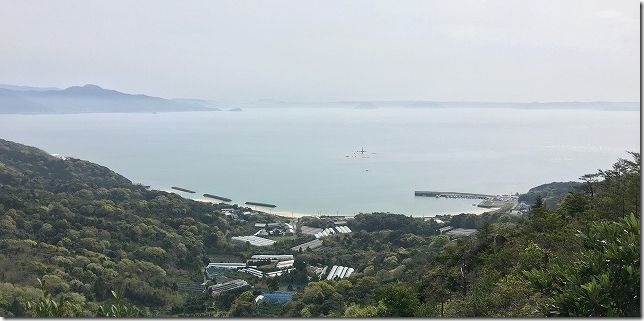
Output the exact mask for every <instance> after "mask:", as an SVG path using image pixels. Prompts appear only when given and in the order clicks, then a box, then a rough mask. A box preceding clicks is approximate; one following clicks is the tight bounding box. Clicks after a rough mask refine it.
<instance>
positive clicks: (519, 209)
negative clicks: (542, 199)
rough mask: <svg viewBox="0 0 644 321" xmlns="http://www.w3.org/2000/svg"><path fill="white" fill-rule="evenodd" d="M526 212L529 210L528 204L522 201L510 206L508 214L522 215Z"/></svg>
mask: <svg viewBox="0 0 644 321" xmlns="http://www.w3.org/2000/svg"><path fill="white" fill-rule="evenodd" d="M528 212H530V205H528V204H526V203H524V202H521V203H519V204H517V205H516V206H515V207H513V208H512V210H511V211H510V214H512V215H523V214H527V213H528Z"/></svg>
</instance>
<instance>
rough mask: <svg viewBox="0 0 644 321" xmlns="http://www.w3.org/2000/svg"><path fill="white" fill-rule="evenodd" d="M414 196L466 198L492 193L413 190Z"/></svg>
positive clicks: (485, 197) (490, 196)
mask: <svg viewBox="0 0 644 321" xmlns="http://www.w3.org/2000/svg"><path fill="white" fill-rule="evenodd" d="M414 196H426V197H444V198H467V199H488V198H492V197H494V195H488V194H476V193H459V192H435V191H415V192H414Z"/></svg>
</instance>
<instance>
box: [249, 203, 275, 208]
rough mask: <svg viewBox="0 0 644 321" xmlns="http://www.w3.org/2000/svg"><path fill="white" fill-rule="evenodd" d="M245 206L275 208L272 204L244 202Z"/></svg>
mask: <svg viewBox="0 0 644 321" xmlns="http://www.w3.org/2000/svg"><path fill="white" fill-rule="evenodd" d="M246 205H255V206H262V207H271V208H274V207H277V205H273V204H267V203H259V202H246Z"/></svg>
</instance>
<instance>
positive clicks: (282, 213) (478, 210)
mask: <svg viewBox="0 0 644 321" xmlns="http://www.w3.org/2000/svg"><path fill="white" fill-rule="evenodd" d="M158 190H160V191H163V192H167V193H173V194H176V195H179V196H181V197H183V198H186V199H190V200H193V201H197V202H203V203H211V204H219V203H226V204H230V205H233V204H236V203H232V202H222V201H218V200H216V199H210V198H207V197H195V198H192V197H189V196H188V195H181V194H180V193H177V192H178V191H176V190H171V189H166V188H159V189H158ZM237 206H240V207H246V208H250V209H251V210H253V211H256V212H261V213H263V214H266V215H275V216H279V217H283V218H301V217H304V216H318V214H316V213H303V212H296V211H289V210H284V209H275V208H265V207H261V206H255V205H246V204H237ZM498 209H499V208H483V207H472V208H471V209H468V210H466V211H458V212H454V213H436V214H426V215H412V216H413V217H419V218H425V219H427V218H431V217H434V216H436V215H458V214H462V213H465V214H475V215H481V214H483V213H485V212H492V211H496V210H498ZM323 215H324V214H323ZM404 215H407V214H404ZM325 216H334V215H331V214H329V215H325ZM337 216H339V217H353V216H354V214H347V215H343V214H338V215H337Z"/></svg>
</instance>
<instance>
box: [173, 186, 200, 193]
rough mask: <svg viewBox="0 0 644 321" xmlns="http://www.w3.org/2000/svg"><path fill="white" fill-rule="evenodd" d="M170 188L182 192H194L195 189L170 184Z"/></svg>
mask: <svg viewBox="0 0 644 321" xmlns="http://www.w3.org/2000/svg"><path fill="white" fill-rule="evenodd" d="M172 189H176V190H177V191H182V192H186V193H192V194H194V193H195V191H191V190H189V189H185V188H181V187H176V186H172Z"/></svg>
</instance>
